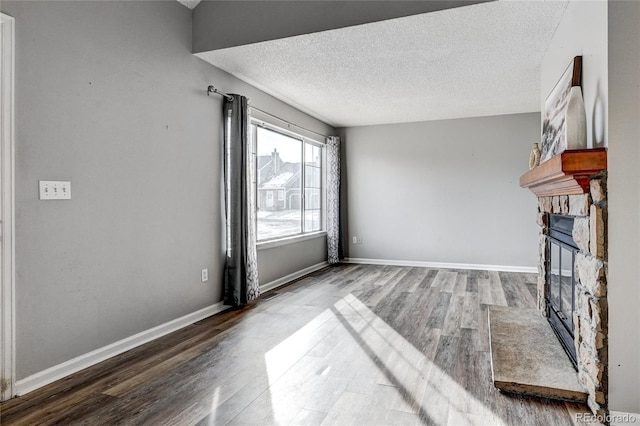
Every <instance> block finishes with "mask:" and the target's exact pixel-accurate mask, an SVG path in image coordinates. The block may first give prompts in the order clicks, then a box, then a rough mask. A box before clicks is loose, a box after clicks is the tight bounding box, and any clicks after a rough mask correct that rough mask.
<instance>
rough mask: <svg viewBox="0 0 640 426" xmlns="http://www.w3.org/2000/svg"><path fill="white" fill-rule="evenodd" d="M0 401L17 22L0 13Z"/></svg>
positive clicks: (4, 390)
mask: <svg viewBox="0 0 640 426" xmlns="http://www.w3.org/2000/svg"><path fill="white" fill-rule="evenodd" d="M0 18H1V21H0V22H1V25H0V27H1V31H0V45H1V47H2V49H1V51H2V53H1V54H0V88H1V89H2V90H0V93H2V95H0V193H1V195H0V309H2V311H1V313H0V344H1V349H0V401H4V400H7V399H9V398H12V397H14V396H15V385H14V383H15V371H16V357H15V343H16V342H15V263H14V259H15V238H14V229H15V222H14V204H15V195H14V167H15V163H14V158H15V156H14V149H15V141H14V138H15V122H14V105H15V101H14V100H15V94H14V90H15V20H14V19H13V18H12V17H11V16H8V15H5V14H4V13H0Z"/></svg>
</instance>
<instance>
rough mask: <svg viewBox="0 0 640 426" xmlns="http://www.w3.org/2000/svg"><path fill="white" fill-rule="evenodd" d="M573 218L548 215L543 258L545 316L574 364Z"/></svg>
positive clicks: (574, 254) (574, 278)
mask: <svg viewBox="0 0 640 426" xmlns="http://www.w3.org/2000/svg"><path fill="white" fill-rule="evenodd" d="M572 228H573V218H568V217H558V216H554V215H552V218H551V232H550V235H549V245H548V252H547V253H548V256H549V257H548V259H547V294H546V299H547V317H548V318H549V322H550V323H551V326H552V328H553V330H554V331H555V332H556V334H557V335H558V338H559V340H560V342H561V343H562V346H563V347H564V349H565V351H566V352H567V354H568V355H569V358H570V359H571V361H572V362H573V363H574V365H575V364H576V350H575V346H574V343H573V335H574V331H573V330H574V324H573V311H574V309H575V288H576V285H575V284H576V277H575V270H574V269H575V268H574V265H575V260H576V252H577V248H576V246H575V242H574V241H573V238H572V236H571V229H572Z"/></svg>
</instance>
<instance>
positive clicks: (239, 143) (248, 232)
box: [223, 95, 260, 306]
mask: <svg viewBox="0 0 640 426" xmlns="http://www.w3.org/2000/svg"><path fill="white" fill-rule="evenodd" d="M230 98H231V99H228V98H227V97H225V99H224V104H223V111H224V187H225V213H226V214H225V220H226V234H227V244H226V246H227V254H226V262H225V268H224V269H225V270H224V272H225V279H224V304H225V305H231V306H242V305H246V304H247V303H248V302H250V301H252V300H255V299H257V298H258V296H260V287H259V284H258V262H257V254H256V229H255V224H256V221H255V212H256V206H255V199H256V198H255V196H254V192H255V188H254V185H253V182H254V179H253V175H254V173H255V164H254V162H255V159H254V156H253V152H252V149H251V138H250V137H249V114H248V99H247V98H246V97H244V96H240V95H230Z"/></svg>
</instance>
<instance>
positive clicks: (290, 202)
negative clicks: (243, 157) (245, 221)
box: [252, 124, 322, 241]
mask: <svg viewBox="0 0 640 426" xmlns="http://www.w3.org/2000/svg"><path fill="white" fill-rule="evenodd" d="M252 135H253V137H254V139H255V147H256V159H257V161H256V167H257V173H256V186H257V188H256V198H257V202H256V205H257V210H258V211H257V230H258V241H266V240H272V239H276V238H282V237H288V236H293V235H299V234H305V233H309V232H316V231H320V230H322V149H321V147H320V145H318V144H317V143H314V142H311V141H309V140H307V139H305V138H303V137H295V136H293V135H288V134H285V133H281V132H278V131H275V130H272V129H268V128H265V127H262V126H260V125H257V124H252Z"/></svg>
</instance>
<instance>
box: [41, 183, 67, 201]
mask: <svg viewBox="0 0 640 426" xmlns="http://www.w3.org/2000/svg"><path fill="white" fill-rule="evenodd" d="M40 199H41V200H70V199H71V182H69V181H60V180H41V181H40Z"/></svg>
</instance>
